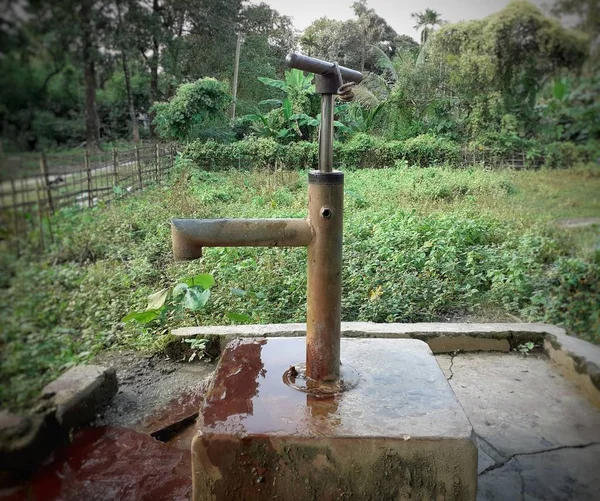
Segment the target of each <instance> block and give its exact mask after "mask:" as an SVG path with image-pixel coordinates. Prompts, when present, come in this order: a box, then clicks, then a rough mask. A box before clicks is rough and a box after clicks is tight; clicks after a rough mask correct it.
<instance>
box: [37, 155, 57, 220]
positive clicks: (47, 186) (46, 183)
mask: <svg viewBox="0 0 600 501" xmlns="http://www.w3.org/2000/svg"><path fill="white" fill-rule="evenodd" d="M40 167H41V170H42V179H43V181H44V188H45V191H46V198H47V200H48V208H49V209H50V213H54V203H53V202H52V187H51V186H50V179H49V176H48V162H47V161H46V154H45V153H44V152H43V151H42V153H41V154H40Z"/></svg>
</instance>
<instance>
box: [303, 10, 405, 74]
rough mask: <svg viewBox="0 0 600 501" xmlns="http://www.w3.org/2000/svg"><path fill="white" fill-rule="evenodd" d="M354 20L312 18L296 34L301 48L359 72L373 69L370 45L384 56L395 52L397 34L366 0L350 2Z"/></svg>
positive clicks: (374, 60)
mask: <svg viewBox="0 0 600 501" xmlns="http://www.w3.org/2000/svg"><path fill="white" fill-rule="evenodd" d="M352 8H353V10H354V14H355V19H350V20H349V21H336V20H332V19H328V18H326V17H323V18H320V19H317V20H316V21H314V22H313V23H312V24H311V25H310V26H309V27H308V28H306V30H305V31H304V33H303V34H302V36H301V37H300V44H301V46H302V48H303V50H304V51H306V52H310V54H311V55H313V56H314V57H318V58H321V59H326V60H328V61H337V62H339V63H340V64H342V65H344V66H348V67H350V68H355V69H358V70H360V71H365V70H366V71H374V70H375V69H376V68H377V63H376V59H377V56H376V55H375V54H374V53H373V47H377V48H379V49H380V50H382V51H384V52H385V53H386V54H387V55H390V56H391V55H393V54H395V52H396V50H397V47H396V41H397V40H398V41H401V42H402V39H398V34H397V33H396V32H395V31H394V30H393V28H392V27H391V26H390V25H389V24H388V23H387V22H386V21H385V19H383V18H382V17H381V16H379V15H378V14H377V13H376V12H375V11H374V10H373V9H370V8H369V7H368V5H367V2H366V0H360V1H358V2H354V3H353V4H352Z"/></svg>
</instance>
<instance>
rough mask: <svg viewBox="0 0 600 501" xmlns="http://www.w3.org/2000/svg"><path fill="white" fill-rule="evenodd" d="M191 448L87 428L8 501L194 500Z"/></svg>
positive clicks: (117, 430)
mask: <svg viewBox="0 0 600 501" xmlns="http://www.w3.org/2000/svg"><path fill="white" fill-rule="evenodd" d="M191 493H192V485H191V457H190V452H189V448H188V449H187V450H182V449H179V448H173V447H170V446H168V445H165V444H163V443H161V442H158V441H157V440H155V439H153V438H152V437H150V436H148V435H145V434H142V433H138V432H136V431H134V430H130V429H127V428H113V427H101V428H86V429H83V430H80V431H79V432H77V433H76V434H75V437H74V439H73V442H72V443H70V444H69V445H67V446H65V447H63V448H61V449H59V450H58V451H57V452H56V453H55V454H54V457H53V459H52V460H51V462H50V463H48V464H46V465H44V466H42V468H41V469H40V470H39V471H38V472H37V473H36V474H35V475H34V477H33V478H32V479H31V480H30V481H29V482H28V483H27V485H25V486H24V487H23V488H22V489H21V490H20V491H17V492H13V493H12V494H10V495H7V496H5V497H3V496H2V494H0V499H1V500H2V501H21V500H28V501H30V500H36V501H37V500H39V501H42V500H43V501H55V500H56V501H58V500H60V501H83V500H85V501H105V500H106V501H109V500H117V499H118V500H119V501H140V500H148V501H151V500H172V501H176V500H189V499H190V497H191Z"/></svg>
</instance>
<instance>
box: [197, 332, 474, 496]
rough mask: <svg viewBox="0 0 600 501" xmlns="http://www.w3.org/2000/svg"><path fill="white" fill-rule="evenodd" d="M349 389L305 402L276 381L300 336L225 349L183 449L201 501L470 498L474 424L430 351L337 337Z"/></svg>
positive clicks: (406, 342) (409, 343) (298, 348)
mask: <svg viewBox="0 0 600 501" xmlns="http://www.w3.org/2000/svg"><path fill="white" fill-rule="evenodd" d="M341 349H342V363H346V364H349V365H351V366H353V367H355V368H357V369H358V371H359V373H360V379H359V382H358V384H357V386H356V387H355V388H353V389H351V390H349V391H347V392H344V393H341V394H338V395H335V396H333V397H332V396H327V397H315V396H312V395H310V394H307V393H304V392H301V391H298V390H297V389H295V388H293V387H290V386H288V385H286V384H285V383H284V381H283V377H282V376H283V374H284V372H285V371H286V370H288V369H289V367H290V365H293V364H296V363H298V361H300V360H302V358H303V355H304V352H305V339H303V338H271V339H268V340H267V339H241V340H235V341H232V342H231V343H229V345H228V346H227V347H226V349H225V350H224V352H223V355H222V358H221V361H220V363H219V365H218V367H217V370H216V373H215V376H214V379H213V381H212V383H211V386H210V388H209V390H208V392H207V395H206V399H205V401H204V404H203V405H202V408H201V409H200V416H199V426H198V429H197V432H196V435H195V437H194V441H193V444H192V462H193V483H194V499H195V500H197V501H199V500H231V499H236V500H262V499H265V500H267V499H269V500H271V499H282V500H291V499H293V500H314V499H318V500H330V499H331V500H333V499H356V500H382V501H385V500H398V499H408V498H410V499H427V500H447V501H449V500H461V501H462V500H465V501H466V500H469V501H470V500H474V499H475V496H476V491H477V448H476V446H475V444H474V442H473V438H472V428H471V424H470V423H469V420H468V419H467V417H466V415H465V413H464V411H463V409H462V407H461V406H460V404H459V403H458V400H457V398H456V396H455V395H454V392H453V391H452V389H451V388H450V386H449V384H448V382H447V381H446V378H445V377H444V375H443V373H442V371H441V369H440V368H439V366H438V364H437V362H436V360H435V358H434V357H433V355H432V353H431V351H430V349H429V347H428V346H427V344H425V343H424V342H422V341H418V340H413V339H342V344H341Z"/></svg>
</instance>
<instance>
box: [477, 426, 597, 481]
mask: <svg viewBox="0 0 600 501" xmlns="http://www.w3.org/2000/svg"><path fill="white" fill-rule="evenodd" d="M478 436H479V435H478ZM480 438H481V437H480ZM482 440H483V439H482ZM483 441H484V442H485V443H486V444H488V445H490V444H489V443H488V442H487V441H485V440H483ZM593 445H600V442H589V443H587V444H579V445H559V446H557V447H551V448H549V449H543V450H541V451H535V452H517V453H516V454H512V455H511V456H509V457H508V458H506V459H505V460H504V461H500V462H496V464H493V465H492V466H488V467H487V468H486V469H485V470H483V471H482V472H481V473H480V474H479V476H482V475H485V474H486V473H489V472H490V471H494V470H497V469H498V468H502V467H503V466H506V465H507V464H508V463H510V462H511V461H512V460H513V459H516V458H517V457H518V456H537V455H538V454H546V453H547V452H555V451H560V450H563V449H585V448H586V447H591V446H593ZM494 450H495V449H494ZM490 457H491V456H490ZM492 459H494V458H492Z"/></svg>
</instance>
